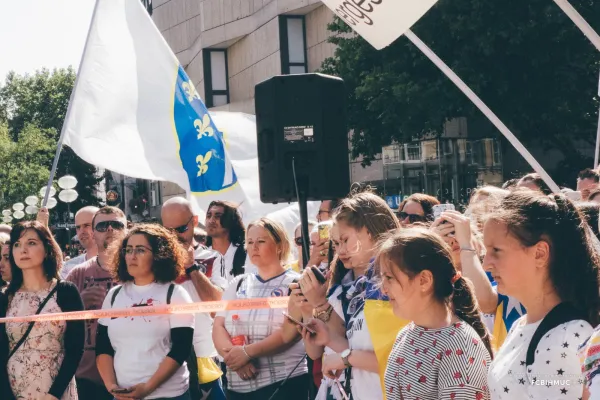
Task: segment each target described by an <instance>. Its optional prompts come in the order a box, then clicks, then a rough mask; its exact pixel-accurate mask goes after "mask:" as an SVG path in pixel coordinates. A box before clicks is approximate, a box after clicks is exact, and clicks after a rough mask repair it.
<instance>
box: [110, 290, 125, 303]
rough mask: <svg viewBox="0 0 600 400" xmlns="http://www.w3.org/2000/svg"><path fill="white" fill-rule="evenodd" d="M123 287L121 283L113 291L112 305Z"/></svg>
mask: <svg viewBox="0 0 600 400" xmlns="http://www.w3.org/2000/svg"><path fill="white" fill-rule="evenodd" d="M121 289H123V285H119V286H117V287H116V288H115V291H114V292H113V294H112V297H111V298H110V306H111V307H112V306H113V304H115V299H116V298H117V295H118V294H119V292H120V291H121Z"/></svg>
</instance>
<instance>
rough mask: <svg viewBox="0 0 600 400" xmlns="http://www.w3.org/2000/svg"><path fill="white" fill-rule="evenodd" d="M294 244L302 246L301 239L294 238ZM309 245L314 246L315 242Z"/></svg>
mask: <svg viewBox="0 0 600 400" xmlns="http://www.w3.org/2000/svg"><path fill="white" fill-rule="evenodd" d="M294 243H296V246H302V237H297V238H294ZM310 245H311V246H314V245H315V242H310Z"/></svg>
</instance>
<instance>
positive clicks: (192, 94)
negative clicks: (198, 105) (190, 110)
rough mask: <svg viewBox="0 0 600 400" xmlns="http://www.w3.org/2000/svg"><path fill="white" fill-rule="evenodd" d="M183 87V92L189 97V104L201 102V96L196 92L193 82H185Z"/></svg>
mask: <svg viewBox="0 0 600 400" xmlns="http://www.w3.org/2000/svg"><path fill="white" fill-rule="evenodd" d="M181 87H182V88H183V91H184V92H185V94H186V95H187V98H188V101H189V102H192V101H194V99H197V100H200V95H199V94H198V92H197V91H196V87H195V86H194V84H193V83H192V82H191V81H188V82H183V83H182V84H181Z"/></svg>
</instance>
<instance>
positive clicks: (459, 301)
mask: <svg viewBox="0 0 600 400" xmlns="http://www.w3.org/2000/svg"><path fill="white" fill-rule="evenodd" d="M451 301H452V306H453V308H454V313H455V314H456V316H457V317H458V318H460V319H462V320H463V321H465V322H466V323H467V324H469V325H471V327H472V328H473V329H474V330H475V332H477V334H478V335H479V337H480V338H481V341H482V342H483V344H484V345H485V347H486V349H487V350H488V352H489V353H490V357H491V358H492V359H493V358H494V352H493V351H492V345H491V341H490V333H489V332H488V330H487V328H486V327H485V325H484V324H483V321H482V320H481V314H480V312H479V305H478V304H477V298H476V297H475V296H474V290H473V288H472V285H471V283H470V282H469V281H468V280H466V279H465V278H463V277H460V278H458V279H457V280H456V282H455V283H454V292H453V294H452V298H451Z"/></svg>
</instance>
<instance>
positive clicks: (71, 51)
mask: <svg viewBox="0 0 600 400" xmlns="http://www.w3.org/2000/svg"><path fill="white" fill-rule="evenodd" d="M94 3H95V0H2V1H0V38H2V39H1V40H0V82H2V83H3V82H4V79H5V77H6V74H7V73H8V72H9V71H11V70H13V71H15V72H18V73H21V74H23V73H33V72H35V71H36V70H37V69H40V68H42V67H48V68H55V67H67V66H69V65H73V67H74V68H75V69H77V67H78V65H79V60H80V58H81V53H82V52H83V47H84V44H85V38H86V35H87V31H88V27H89V24H90V21H91V18H92V11H93V9H94Z"/></svg>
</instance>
